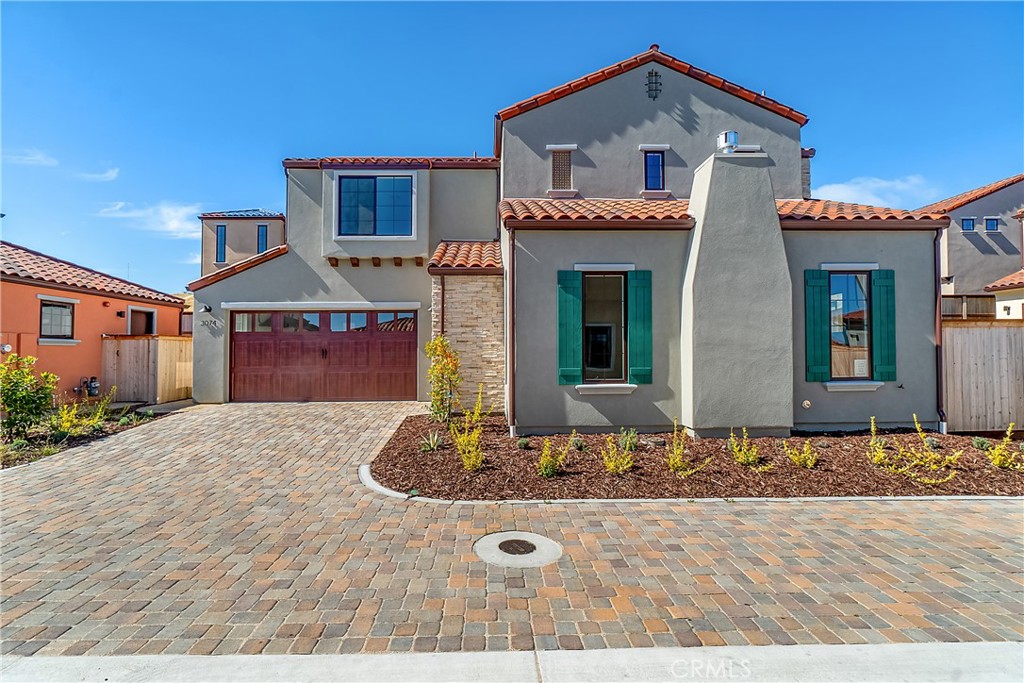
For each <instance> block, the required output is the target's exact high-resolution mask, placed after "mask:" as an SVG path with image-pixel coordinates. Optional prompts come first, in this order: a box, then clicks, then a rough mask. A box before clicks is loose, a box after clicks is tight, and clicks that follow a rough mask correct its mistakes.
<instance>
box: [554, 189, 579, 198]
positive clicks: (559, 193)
mask: <svg viewBox="0 0 1024 683" xmlns="http://www.w3.org/2000/svg"><path fill="white" fill-rule="evenodd" d="M578 194H579V192H578V191H577V190H548V198H549V199H572V198H573V197H575V196H576V195H578Z"/></svg>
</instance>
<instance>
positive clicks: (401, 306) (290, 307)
mask: <svg viewBox="0 0 1024 683" xmlns="http://www.w3.org/2000/svg"><path fill="white" fill-rule="evenodd" d="M220 307H221V308H222V309H223V310H225V311H418V310H420V308H422V307H423V304H421V303H420V302H419V301H224V302H221V305H220Z"/></svg>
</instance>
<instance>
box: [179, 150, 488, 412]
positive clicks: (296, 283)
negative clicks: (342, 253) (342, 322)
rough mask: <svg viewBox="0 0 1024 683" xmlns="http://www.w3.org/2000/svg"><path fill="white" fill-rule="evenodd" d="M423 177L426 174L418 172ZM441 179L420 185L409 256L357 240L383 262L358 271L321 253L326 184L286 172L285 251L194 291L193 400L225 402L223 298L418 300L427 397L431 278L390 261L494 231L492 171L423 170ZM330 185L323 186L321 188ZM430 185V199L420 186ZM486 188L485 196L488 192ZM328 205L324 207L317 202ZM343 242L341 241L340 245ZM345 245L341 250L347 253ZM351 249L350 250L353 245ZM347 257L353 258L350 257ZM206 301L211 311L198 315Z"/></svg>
mask: <svg viewBox="0 0 1024 683" xmlns="http://www.w3.org/2000/svg"><path fill="white" fill-rule="evenodd" d="M421 173H423V174H424V176H426V175H428V172H426V171H423V172H421ZM429 174H436V176H440V177H441V178H442V180H441V181H440V182H437V183H433V182H430V179H428V180H422V179H421V181H420V182H419V197H418V199H419V201H420V202H422V206H423V209H422V211H421V212H420V213H419V214H418V221H419V223H418V225H417V233H418V238H417V240H416V242H415V243H416V244H418V245H419V246H418V247H416V249H418V250H420V251H414V252H412V253H410V252H408V251H406V249H407V246H408V244H409V243H408V242H393V241H379V242H378V241H363V242H361V243H360V244H359V246H358V250H357V251H358V253H359V255H360V256H361V257H362V258H364V259H368V257H370V256H380V257H382V264H381V266H380V267H379V268H374V267H373V266H372V265H371V263H370V261H369V260H364V261H363V262H362V263H361V264H360V266H359V267H358V268H354V267H352V266H351V265H350V264H349V263H348V261H347V258H344V259H343V260H342V261H341V263H340V264H339V265H338V266H337V267H332V266H331V265H330V264H329V263H328V261H327V259H326V257H325V254H324V253H323V250H324V247H325V243H326V242H327V241H329V242H330V243H331V244H333V243H334V242H333V239H332V235H331V229H332V228H331V225H332V222H331V221H332V220H333V219H332V216H331V214H330V213H329V212H330V211H333V199H329V201H327V200H325V197H327V198H330V197H332V196H333V189H332V188H333V183H332V182H330V181H329V179H330V176H329V175H328V174H327V173H325V172H323V171H320V170H315V169H309V170H306V169H300V170H295V169H293V170H290V171H289V182H288V193H287V202H288V204H287V215H288V245H289V251H288V253H286V254H284V255H283V256H279V257H277V258H275V259H272V260H270V261H268V262H266V263H263V264H261V265H259V266H256V267H255V268H251V269H249V270H246V271H243V272H241V273H238V274H237V275H234V276H233V277H230V278H228V279H226V280H222V281H220V282H217V283H214V284H212V285H210V286H208V287H204V288H202V289H200V290H199V291H198V292H196V293H195V300H196V313H195V321H194V332H193V358H194V361H193V369H194V386H193V396H194V397H195V400H196V401H198V402H200V403H220V402H224V401H227V400H228V380H229V359H230V349H229V335H228V333H227V322H228V320H229V316H228V313H227V312H226V311H224V310H222V309H221V303H222V302H225V301H249V302H254V301H255V302H271V301H273V302H277V301H280V302H309V303H310V309H312V310H315V309H316V302H398V301H401V302H418V303H419V304H420V308H419V313H418V323H419V324H418V330H419V335H418V336H419V339H418V345H419V349H420V351H419V361H418V365H419V368H418V369H419V382H418V387H417V395H418V398H419V399H420V400H426V399H427V396H428V389H427V385H426V370H427V361H426V357H425V355H424V354H423V347H424V346H425V345H426V343H427V342H428V341H429V340H430V276H429V275H428V274H427V271H426V268H425V267H421V268H417V267H416V266H415V264H414V263H413V262H411V261H408V260H407V261H405V262H404V264H403V265H402V266H401V267H398V266H394V265H393V263H392V261H391V257H392V256H407V257H411V256H416V255H422V256H429V253H430V252H432V251H433V248H434V246H436V244H437V242H438V241H439V240H440V239H441V238H442V237H449V236H456V237H462V238H472V239H493V238H494V236H495V235H494V231H495V223H496V217H495V204H494V197H495V195H496V189H495V185H496V173H495V171H494V170H486V171H475V170H474V171H455V170H444V171H430V172H429ZM328 186H330V187H328ZM427 187H431V188H434V187H437V188H438V189H437V193H436V195H435V194H434V193H433V192H431V193H429V194H428V193H426V192H424V188H427ZM488 190H489V194H488ZM325 202H326V203H329V204H330V207H329V208H328V209H325V207H324V204H325ZM345 244H346V245H347V244H348V243H347V242H346V243H345ZM348 248H349V247H346V249H348ZM353 250H354V251H355V248H353ZM352 255H355V254H354V253H353V254H352ZM204 304H208V305H209V306H210V307H211V308H212V309H213V310H212V311H211V312H210V313H201V312H200V309H201V308H202V306H203V305H204Z"/></svg>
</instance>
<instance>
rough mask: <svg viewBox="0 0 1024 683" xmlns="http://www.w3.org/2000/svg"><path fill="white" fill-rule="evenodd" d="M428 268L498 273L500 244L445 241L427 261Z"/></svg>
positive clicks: (500, 267)
mask: <svg viewBox="0 0 1024 683" xmlns="http://www.w3.org/2000/svg"><path fill="white" fill-rule="evenodd" d="M427 269H428V271H429V270H452V271H463V270H474V271H480V270H487V271H492V272H496V273H500V272H501V270H502V263H501V245H500V244H498V243H497V242H470V241H445V242H441V243H440V244H438V245H437V249H435V250H434V255H433V256H431V257H430V261H429V262H428V263H427Z"/></svg>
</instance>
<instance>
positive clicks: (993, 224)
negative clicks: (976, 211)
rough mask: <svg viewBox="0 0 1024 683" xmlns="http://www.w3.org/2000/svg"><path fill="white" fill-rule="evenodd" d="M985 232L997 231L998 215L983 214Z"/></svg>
mask: <svg viewBox="0 0 1024 683" xmlns="http://www.w3.org/2000/svg"><path fill="white" fill-rule="evenodd" d="M985 232H999V216H985Z"/></svg>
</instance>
